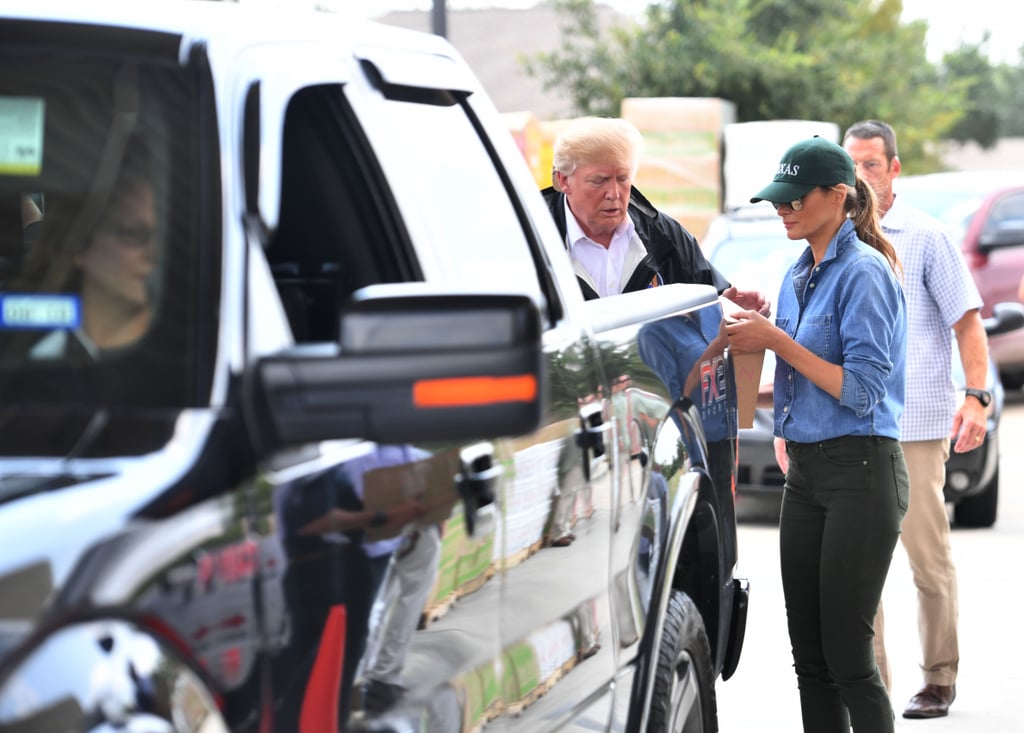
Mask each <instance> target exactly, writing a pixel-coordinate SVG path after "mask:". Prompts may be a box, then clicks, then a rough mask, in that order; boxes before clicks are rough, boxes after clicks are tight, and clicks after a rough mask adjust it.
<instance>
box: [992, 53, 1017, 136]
mask: <svg viewBox="0 0 1024 733" xmlns="http://www.w3.org/2000/svg"><path fill="white" fill-rule="evenodd" d="M1018 54H1019V55H1018V60H1017V64H1016V65H1012V64H1006V63H1004V64H1000V65H999V66H997V67H996V68H995V69H994V71H993V74H994V75H995V82H994V83H995V87H996V92H995V94H996V113H997V115H998V118H999V134H1000V135H1003V136H1006V137H1022V136H1024V46H1022V47H1021V49H1020V51H1019V52H1018Z"/></svg>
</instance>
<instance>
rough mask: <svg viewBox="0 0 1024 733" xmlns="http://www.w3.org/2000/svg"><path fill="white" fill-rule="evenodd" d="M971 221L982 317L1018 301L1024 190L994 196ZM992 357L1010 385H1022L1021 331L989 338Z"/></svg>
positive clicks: (1023, 259)
mask: <svg viewBox="0 0 1024 733" xmlns="http://www.w3.org/2000/svg"><path fill="white" fill-rule="evenodd" d="M978 217H979V221H977V222H972V223H971V226H970V228H969V233H968V236H969V237H976V238H977V239H976V245H975V246H976V247H977V251H978V256H976V257H973V258H970V260H969V261H970V262H971V264H972V269H973V275H974V279H975V282H976V283H977V284H978V289H979V290H980V291H981V296H982V298H983V299H984V301H985V306H984V309H983V315H985V316H990V315H992V308H993V306H994V305H995V304H996V303H1004V302H1011V303H1012V302H1015V301H1017V299H1018V297H1017V290H1018V287H1019V286H1020V282H1021V278H1022V277H1024V189H1009V190H1004V191H1001V192H999V193H997V194H994V195H993V196H992V197H990V198H989V199H988V200H986V202H985V203H984V204H983V206H982V208H981V209H980V210H979V212H978ZM989 348H990V351H991V352H992V358H993V359H994V360H995V362H996V364H997V365H998V366H999V368H1000V371H1002V372H1004V376H1005V381H1007V383H1014V384H1017V383H1020V381H1021V376H1022V375H1024V335H1022V334H1021V332H1019V331H1015V332H1011V333H1008V334H1003V335H999V336H992V337H991V338H990V339H989Z"/></svg>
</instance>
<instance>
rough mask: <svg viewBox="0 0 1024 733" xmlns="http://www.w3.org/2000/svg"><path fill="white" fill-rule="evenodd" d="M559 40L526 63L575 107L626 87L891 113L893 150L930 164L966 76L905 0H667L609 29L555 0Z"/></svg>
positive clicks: (792, 111) (789, 112) (755, 108)
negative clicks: (936, 50)
mask: <svg viewBox="0 0 1024 733" xmlns="http://www.w3.org/2000/svg"><path fill="white" fill-rule="evenodd" d="M553 4H554V6H555V8H556V10H557V11H558V12H559V15H560V17H561V18H562V33H563V44H562V46H561V47H560V48H558V49H556V50H553V51H551V52H548V53H542V54H539V55H537V56H535V57H533V58H531V59H529V60H528V61H527V71H528V73H530V74H532V75H534V76H537V77H538V78H541V79H542V80H543V82H544V84H545V86H546V88H548V89H559V90H561V91H563V92H564V93H566V94H567V95H568V96H569V98H570V99H571V100H572V102H573V106H574V109H575V112H576V113H578V114H602V115H617V114H619V110H620V109H621V106H620V105H621V102H622V100H623V98H625V97H662V96H675V97H720V98H723V99H727V100H729V101H731V102H733V103H734V104H735V105H736V113H737V118H738V120H739V121H750V120H764V119H794V118H799V119H818V120H830V121H833V122H835V123H837V124H838V125H839V126H840V128H845V127H846V126H848V125H850V124H852V123H853V122H855V121H857V120H859V119H863V118H868V117H871V118H881V119H885V120H887V121H889V122H891V123H892V124H893V125H894V126H895V127H896V129H897V130H898V131H899V133H900V148H901V157H902V158H903V159H904V161H905V162H906V161H907V160H915V161H917V162H918V165H919V167H920V168H921V169H927V168H929V167H933V166H934V165H935V159H934V158H930V157H929V155H928V144H929V142H930V141H932V140H936V139H939V138H941V137H944V135H945V133H946V131H947V130H949V129H951V128H952V127H953V125H955V124H956V123H957V121H958V120H959V118H960V116H961V114H962V112H963V109H964V101H965V99H966V98H967V93H968V88H969V86H970V83H969V82H968V81H966V80H965V79H963V78H961V77H960V76H959V75H958V74H952V75H948V76H946V77H942V76H940V74H939V71H938V69H937V68H936V67H935V65H933V64H932V63H930V62H929V61H928V59H927V56H926V53H925V34H926V32H927V24H926V23H924V22H922V21H915V22H911V23H902V22H901V21H900V14H901V13H902V10H903V3H902V0H813V1H812V0H663V1H662V2H658V3H652V4H651V5H650V6H648V8H647V11H646V13H645V16H644V20H643V21H642V22H640V23H637V24H635V25H627V26H621V27H615V28H610V29H604V28H602V27H601V26H600V25H599V23H598V22H597V15H596V12H595V5H594V2H593V0H553Z"/></svg>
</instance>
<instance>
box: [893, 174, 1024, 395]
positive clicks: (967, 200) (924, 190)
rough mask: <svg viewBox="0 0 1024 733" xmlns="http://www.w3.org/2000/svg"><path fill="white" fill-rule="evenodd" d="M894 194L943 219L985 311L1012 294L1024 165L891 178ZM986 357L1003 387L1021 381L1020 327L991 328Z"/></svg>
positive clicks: (1023, 251) (1021, 264) (1020, 267)
mask: <svg viewBox="0 0 1024 733" xmlns="http://www.w3.org/2000/svg"><path fill="white" fill-rule="evenodd" d="M894 186H895V190H896V193H897V195H898V196H900V197H902V198H903V200H904V201H906V202H907V203H909V204H910V205H912V206H915V207H917V208H919V209H923V210H924V211H927V212H928V213H930V214H931V215H932V216H934V217H935V218H937V219H939V220H940V221H943V222H945V223H947V224H948V225H949V226H950V227H951V228H952V229H953V231H954V233H955V234H956V236H957V237H959V239H960V243H961V244H960V246H961V249H962V250H963V253H964V258H965V259H966V260H967V266H968V268H970V270H971V274H972V275H973V276H974V281H975V283H977V285H978V290H979V291H980V292H981V297H982V299H983V300H984V301H985V306H984V308H983V309H982V315H983V316H986V317H989V316H992V314H993V309H994V307H995V305H996V304H997V303H1003V302H1011V301H1015V300H1018V296H1017V286H1018V284H1019V283H1020V281H1021V278H1022V276H1024V171H951V172H945V173H931V174H927V175H919V176H900V177H899V178H897V179H896V181H895V183H894ZM989 349H990V350H991V352H992V358H993V359H994V360H995V363H996V366H997V367H998V369H999V373H1000V376H1001V378H1002V381H1003V385H1004V386H1005V387H1006V388H1007V389H1015V390H1016V389H1020V388H1021V387H1022V386H1024V330H1016V331H1011V332H1009V333H1004V334H998V335H997V334H993V335H992V338H991V339H990V340H989Z"/></svg>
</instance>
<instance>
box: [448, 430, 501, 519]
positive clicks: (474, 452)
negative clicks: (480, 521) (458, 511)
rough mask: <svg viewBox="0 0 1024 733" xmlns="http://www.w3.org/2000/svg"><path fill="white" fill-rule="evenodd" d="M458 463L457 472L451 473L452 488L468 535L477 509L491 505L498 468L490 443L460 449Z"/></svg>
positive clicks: (495, 487) (499, 473)
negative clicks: (453, 479) (453, 480)
mask: <svg viewBox="0 0 1024 733" xmlns="http://www.w3.org/2000/svg"><path fill="white" fill-rule="evenodd" d="M459 464H460V467H461V470H460V471H459V473H457V474H455V489H456V491H458V493H459V497H461V499H462V510H463V512H464V514H465V520H466V533H467V534H469V535H470V536H472V535H473V531H474V529H475V528H476V513H477V510H479V509H480V508H482V507H485V506H487V505H489V504H493V503H494V497H495V495H496V493H497V489H498V477H500V476H501V466H500V465H495V463H494V446H493V445H491V444H490V443H476V444H475V445H471V446H468V447H466V448H464V449H462V451H460V452H459Z"/></svg>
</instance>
